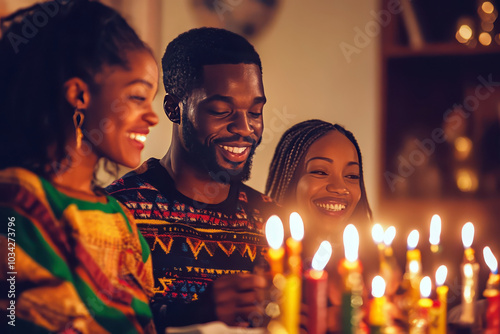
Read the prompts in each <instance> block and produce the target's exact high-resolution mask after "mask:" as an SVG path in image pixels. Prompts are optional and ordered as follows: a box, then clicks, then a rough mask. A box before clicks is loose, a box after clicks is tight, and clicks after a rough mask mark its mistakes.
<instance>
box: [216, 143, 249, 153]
mask: <svg viewBox="0 0 500 334" xmlns="http://www.w3.org/2000/svg"><path fill="white" fill-rule="evenodd" d="M219 146H220V147H222V148H223V149H225V150H226V151H228V152H231V153H236V154H241V153H243V152H244V151H245V150H246V149H247V148H246V147H236V146H223V145H219Z"/></svg>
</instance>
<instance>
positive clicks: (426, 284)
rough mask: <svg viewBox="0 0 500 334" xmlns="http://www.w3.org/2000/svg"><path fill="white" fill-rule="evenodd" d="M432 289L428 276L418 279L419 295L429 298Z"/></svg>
mask: <svg viewBox="0 0 500 334" xmlns="http://www.w3.org/2000/svg"><path fill="white" fill-rule="evenodd" d="M431 290H432V282H431V278H430V277H429V276H425V277H424V278H422V280H421V281H420V296H421V297H422V298H429V296H430V295H431Z"/></svg>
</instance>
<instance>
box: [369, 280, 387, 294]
mask: <svg viewBox="0 0 500 334" xmlns="http://www.w3.org/2000/svg"><path fill="white" fill-rule="evenodd" d="M384 293H385V281H384V279H383V278H382V276H375V277H374V278H373V280H372V295H373V297H375V298H380V297H382V296H383V295H384Z"/></svg>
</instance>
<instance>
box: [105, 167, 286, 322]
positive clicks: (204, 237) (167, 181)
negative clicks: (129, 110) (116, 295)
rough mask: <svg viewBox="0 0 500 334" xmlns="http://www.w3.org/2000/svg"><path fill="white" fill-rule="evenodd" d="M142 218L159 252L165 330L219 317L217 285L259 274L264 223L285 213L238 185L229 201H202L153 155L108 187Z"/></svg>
mask: <svg viewBox="0 0 500 334" xmlns="http://www.w3.org/2000/svg"><path fill="white" fill-rule="evenodd" d="M106 190H107V191H108V192H109V194H111V195H112V196H114V197H116V198H117V199H118V200H119V201H121V202H122V203H123V204H124V205H125V206H126V207H127V208H128V209H129V210H130V211H131V212H132V214H133V215H134V218H135V219H136V222H137V225H138V227H139V229H140V231H141V232H142V234H143V236H144V237H145V238H146V240H147V242H148V244H149V246H150V248H151V254H152V257H153V273H154V280H155V295H154V298H153V312H154V315H155V317H156V319H155V322H156V324H157V327H158V328H157V329H158V330H159V331H161V330H162V328H163V327H164V326H180V325H189V324H195V323H203V322H206V321H211V320H215V314H214V308H213V305H211V303H210V301H211V297H210V296H209V295H210V287H211V283H212V282H213V281H214V280H215V279H216V278H217V277H219V276H220V275H225V274H234V273H241V272H252V271H253V269H254V266H255V264H258V263H261V261H263V253H264V252H265V251H266V249H267V247H266V246H267V242H266V240H265V236H264V235H263V228H264V225H265V222H266V221H267V218H268V217H269V216H270V215H271V214H275V213H277V211H278V207H277V205H276V204H275V203H274V202H273V201H272V200H271V199H270V198H269V197H267V196H265V195H262V194H261V193H259V192H257V191H256V190H253V189H252V188H250V187H248V186H246V185H244V184H243V183H237V184H233V185H231V188H230V191H229V195H228V197H227V199H226V200H225V201H223V202H222V203H219V204H216V205H213V204H205V203H201V202H197V201H194V200H192V199H190V198H188V197H186V196H184V195H182V194H181V193H180V192H178V191H177V190H176V188H175V184H174V182H173V180H172V178H171V177H170V175H169V173H168V172H167V170H166V169H165V168H164V167H163V166H161V164H160V163H159V161H158V160H157V159H149V160H148V161H146V162H145V163H144V164H143V165H142V166H140V167H139V168H138V169H137V170H135V171H132V172H130V173H128V174H126V175H125V176H124V177H123V178H121V179H119V180H117V181H115V182H114V183H113V184H111V185H110V186H109V187H108V188H107V189H106Z"/></svg>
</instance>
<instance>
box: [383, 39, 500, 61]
mask: <svg viewBox="0 0 500 334" xmlns="http://www.w3.org/2000/svg"><path fill="white" fill-rule="evenodd" d="M494 53H499V54H500V45H497V44H492V45H489V46H483V45H477V46H475V47H469V46H467V45H463V44H460V43H458V42H456V43H453V42H450V43H433V44H426V45H424V46H423V47H422V48H421V49H412V48H410V47H408V46H401V45H388V46H387V47H386V48H384V49H383V54H384V57H385V58H388V59H393V58H410V57H445V56H473V55H485V54H494Z"/></svg>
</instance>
